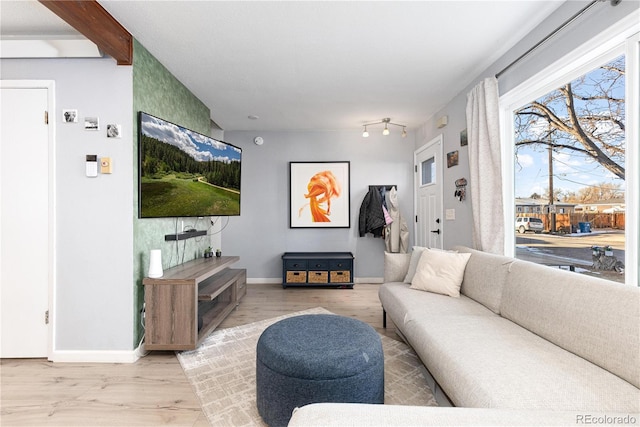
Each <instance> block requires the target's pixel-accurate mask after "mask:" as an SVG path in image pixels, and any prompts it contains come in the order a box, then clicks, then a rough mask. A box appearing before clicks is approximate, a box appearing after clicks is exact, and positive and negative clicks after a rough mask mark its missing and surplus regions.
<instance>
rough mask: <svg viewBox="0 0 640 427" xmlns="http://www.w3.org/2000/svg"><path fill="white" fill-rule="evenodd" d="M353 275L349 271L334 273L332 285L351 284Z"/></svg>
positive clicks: (332, 273) (332, 274)
mask: <svg viewBox="0 0 640 427" xmlns="http://www.w3.org/2000/svg"><path fill="white" fill-rule="evenodd" d="M350 282H351V274H350V272H349V270H341V271H332V272H331V283H350Z"/></svg>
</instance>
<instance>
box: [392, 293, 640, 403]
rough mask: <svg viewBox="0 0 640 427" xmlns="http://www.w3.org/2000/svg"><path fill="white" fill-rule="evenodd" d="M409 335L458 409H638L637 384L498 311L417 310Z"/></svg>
mask: <svg viewBox="0 0 640 427" xmlns="http://www.w3.org/2000/svg"><path fill="white" fill-rule="evenodd" d="M449 300H450V301H452V300H453V299H452V298H449ZM404 334H405V336H406V337H407V339H408V340H409V341H410V343H411V346H412V347H413V348H414V349H415V350H416V352H417V353H418V355H419V356H420V359H421V360H422V361H423V362H424V363H425V365H426V366H427V367H428V368H429V371H430V372H431V373H432V375H433V377H434V378H435V379H436V381H438V383H439V384H440V385H441V387H442V389H443V390H444V391H445V392H446V393H447V395H448V397H449V398H450V399H451V401H452V402H453V403H454V404H455V405H456V406H465V407H486V408H513V409H515V408H522V409H557V410H585V411H620V412H625V411H632V412H638V411H640V390H638V389H637V388H636V387H634V386H632V385H631V384H629V383H628V382H627V381H624V380H623V379H621V378H619V377H618V376H616V375H613V374H611V373H610V372H608V371H606V370H604V369H602V368H600V367H598V366H596V365H595V364H593V363H591V362H588V361H587V360H585V359H583V358H581V357H579V356H576V355H575V354H572V353H570V352H568V351H566V350H564V349H562V348H560V347H558V346H556V345H555V344H552V343H550V342H549V341H547V340H545V339H543V338H541V337H539V336H537V335H535V334H532V333H531V332H529V331H527V330H526V329H524V328H522V327H521V326H518V325H516V324H515V323H513V322H511V321H509V320H507V319H505V318H502V317H500V316H496V315H493V316H470V315H459V316H457V315H448V316H440V315H433V314H431V313H428V312H417V311H415V310H414V311H412V312H410V313H408V315H407V319H406V322H405V325H404Z"/></svg>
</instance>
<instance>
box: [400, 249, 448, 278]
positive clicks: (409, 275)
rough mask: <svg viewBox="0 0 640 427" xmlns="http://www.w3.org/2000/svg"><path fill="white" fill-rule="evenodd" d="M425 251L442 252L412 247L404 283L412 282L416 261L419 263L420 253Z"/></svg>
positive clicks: (416, 266) (416, 265)
mask: <svg viewBox="0 0 640 427" xmlns="http://www.w3.org/2000/svg"><path fill="white" fill-rule="evenodd" d="M425 249H429V250H431V251H444V249H438V248H425V247H424V246H414V247H413V252H411V260H410V261H409V270H407V275H406V276H404V280H403V281H404V283H411V281H412V280H413V276H415V275H416V268H418V261H420V257H421V256H422V252H423V251H424V250H425ZM446 252H458V251H446Z"/></svg>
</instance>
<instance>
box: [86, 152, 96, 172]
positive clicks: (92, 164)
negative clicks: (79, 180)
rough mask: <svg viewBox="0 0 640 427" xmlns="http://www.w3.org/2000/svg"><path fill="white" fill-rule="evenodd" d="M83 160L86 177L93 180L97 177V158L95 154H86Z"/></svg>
mask: <svg viewBox="0 0 640 427" xmlns="http://www.w3.org/2000/svg"><path fill="white" fill-rule="evenodd" d="M85 159H86V171H87V172H86V173H87V176H88V177H91V178H95V177H96V176H98V156H97V155H96V154H87V155H86V156H85Z"/></svg>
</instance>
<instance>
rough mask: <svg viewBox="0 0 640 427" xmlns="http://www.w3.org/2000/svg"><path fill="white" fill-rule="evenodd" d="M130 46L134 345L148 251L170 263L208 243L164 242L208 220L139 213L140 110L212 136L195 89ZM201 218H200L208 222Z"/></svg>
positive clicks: (138, 46)
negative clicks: (156, 251) (158, 251)
mask: <svg viewBox="0 0 640 427" xmlns="http://www.w3.org/2000/svg"><path fill="white" fill-rule="evenodd" d="M133 47H134V50H133V114H134V119H133V123H134V126H133V127H134V129H133V132H134V139H133V140H134V144H133V146H134V154H133V159H134V160H133V162H134V165H133V170H134V177H133V183H134V184H133V185H134V200H133V203H134V207H133V212H134V218H133V235H134V239H133V261H134V266H133V274H134V287H135V289H134V299H133V301H134V316H135V319H134V320H135V323H134V324H135V325H136V326H135V327H136V330H135V333H134V339H135V342H134V343H133V346H134V348H136V347H137V346H138V343H139V341H140V339H141V338H142V334H143V328H142V324H141V314H140V312H141V310H142V305H143V302H144V287H143V286H142V279H143V278H144V276H145V274H146V271H147V268H148V265H149V251H150V250H151V249H161V250H162V266H163V268H164V269H167V268H169V267H173V266H175V265H177V264H181V263H183V262H186V261H190V260H192V259H194V258H197V257H201V256H202V252H203V251H204V249H205V248H207V247H208V246H209V244H210V238H209V237H208V236H202V237H198V238H193V239H188V240H182V241H180V242H179V243H177V242H165V241H164V236H165V234H171V233H175V232H176V229H177V230H178V231H181V230H182V222H183V221H184V225H185V226H186V225H190V226H194V225H195V226H196V227H197V228H198V229H199V230H205V229H208V228H209V224H206V223H204V222H203V220H200V223H199V224H196V221H197V219H196V218H184V219H180V218H158V219H155V218H154V219H147V218H145V219H140V218H138V112H139V111H144V112H145V113H149V114H152V115H154V116H157V117H160V118H163V119H165V120H168V121H170V122H173V123H176V124H178V125H181V126H184V127H186V128H188V129H192V130H195V131H196V132H200V133H202V134H205V135H211V112H210V110H209V108H207V106H206V105H204V104H203V103H202V101H200V100H199V99H198V98H197V97H196V96H195V95H194V94H193V93H191V92H190V91H189V89H187V88H186V87H185V86H184V85H183V84H182V83H180V81H179V80H178V79H176V78H175V77H174V76H173V74H171V73H170V72H169V70H167V69H166V68H165V67H164V66H163V65H162V64H161V63H160V62H159V61H158V60H157V59H156V58H155V57H154V56H153V55H151V53H149V51H148V50H147V49H145V47H144V46H142V45H141V44H140V43H139V42H138V41H137V40H134V46H133ZM208 220H209V219H208V218H205V220H204V221H208Z"/></svg>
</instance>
